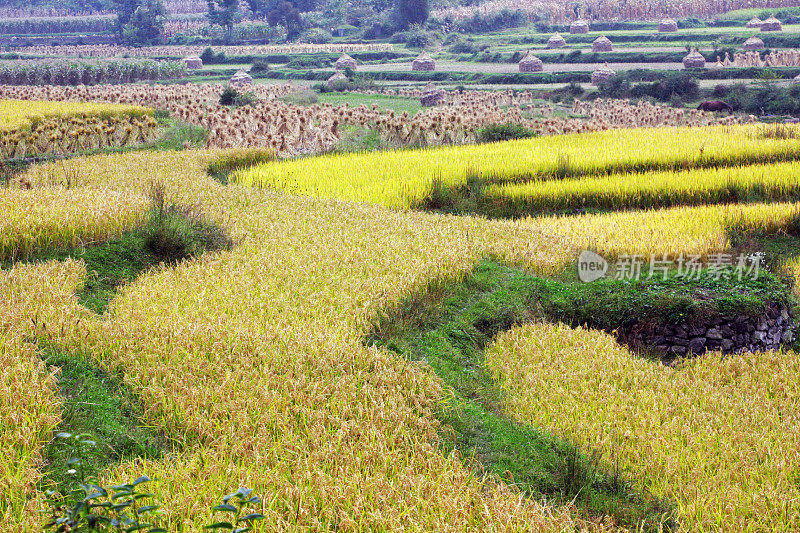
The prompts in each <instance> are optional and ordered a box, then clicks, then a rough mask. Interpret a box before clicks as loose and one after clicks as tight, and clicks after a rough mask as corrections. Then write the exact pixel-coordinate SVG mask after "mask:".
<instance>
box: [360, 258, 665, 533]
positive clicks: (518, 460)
mask: <svg viewBox="0 0 800 533" xmlns="http://www.w3.org/2000/svg"><path fill="white" fill-rule="evenodd" d="M561 285H562V284H560V283H558V282H551V281H545V280H542V279H538V278H535V277H533V276H531V275H529V274H527V273H525V272H523V271H520V270H516V269H513V268H508V267H504V266H501V265H498V264H495V263H492V262H487V263H484V264H482V265H480V266H479V267H478V268H477V269H476V270H475V271H474V272H473V273H472V275H470V276H468V277H467V278H466V279H465V280H463V281H462V282H453V283H443V284H439V285H433V286H431V287H429V288H428V290H426V291H424V292H423V293H422V294H420V295H417V296H415V297H412V298H409V299H408V300H406V301H405V302H403V303H401V304H400V305H399V306H398V307H397V308H396V309H395V310H394V311H393V312H391V313H390V314H389V316H388V317H387V318H385V319H383V320H381V321H380V322H379V323H378V324H377V325H376V326H375V328H374V329H373V331H372V333H371V334H370V336H369V338H368V343H370V344H374V345H378V346H383V347H386V348H388V349H390V350H392V351H395V352H396V353H398V354H401V355H403V356H406V357H408V358H410V359H413V360H417V361H424V362H425V363H426V364H428V365H430V366H431V368H433V370H434V371H435V372H436V373H437V374H438V375H439V376H440V377H441V378H442V380H443V381H444V382H445V384H446V385H447V386H448V387H450V388H451V389H452V394H451V395H449V396H448V398H449V399H448V401H447V403H446V404H445V405H443V406H442V408H441V410H440V412H439V413H438V416H439V419H440V420H441V421H442V423H443V424H444V426H443V430H442V432H441V434H440V438H441V445H442V447H443V448H444V450H445V451H446V452H451V451H453V450H457V451H458V452H460V454H461V455H462V457H465V458H473V459H475V461H477V463H476V464H475V467H476V468H478V469H480V470H481V471H484V472H485V473H490V474H494V475H497V476H500V477H502V478H503V479H504V480H505V481H506V482H508V483H511V484H513V485H515V486H517V487H518V488H519V489H520V490H522V491H523V492H524V493H525V494H528V495H530V496H532V497H535V498H546V499H553V498H555V499H557V500H558V501H560V502H562V503H564V502H569V501H574V502H575V503H576V504H577V505H578V507H579V508H580V509H581V510H582V511H583V512H584V513H586V514H588V515H590V516H605V515H610V516H613V517H614V518H615V520H617V521H618V522H620V523H622V524H626V525H629V526H634V525H641V524H644V525H645V529H653V530H657V529H658V526H659V525H664V526H667V529H670V528H672V527H674V526H675V524H674V523H673V522H672V521H671V520H669V519H666V518H665V517H667V516H669V514H670V506H669V505H668V504H667V503H666V502H662V501H658V500H657V499H655V498H653V497H652V496H651V495H648V494H643V493H639V492H636V491H635V490H633V488H632V484H631V483H629V482H628V481H627V480H625V479H623V478H622V477H621V476H620V475H619V473H618V472H614V471H611V472H609V471H606V470H603V469H602V468H600V467H599V466H598V464H597V462H596V461H595V460H594V458H593V456H592V452H591V451H584V450H580V449H578V448H577V447H575V446H574V445H572V444H570V443H567V442H564V441H562V440H559V439H558V438H556V437H554V436H553V435H552V434H550V433H548V431H547V428H535V427H531V426H527V425H524V424H520V423H518V422H516V421H515V420H513V419H511V418H509V417H508V416H507V414H506V413H504V412H503V410H502V407H501V405H502V401H503V394H502V393H501V391H500V390H499V388H498V387H497V386H496V385H495V383H494V382H493V380H492V378H491V376H490V375H489V373H488V372H487V370H486V369H485V368H484V350H485V349H486V347H487V346H489V344H490V343H491V342H492V340H493V338H494V337H495V336H496V335H498V334H499V333H502V332H503V331H506V330H508V329H510V328H512V327H514V326H515V325H519V324H522V323H524V322H529V321H532V320H536V319H539V318H542V317H543V316H544V315H545V314H546V312H553V311H554V310H557V309H559V308H560V307H559V305H558V301H557V298H558V295H557V294H555V292H556V291H555V290H554V288H555V287H558V286H561ZM579 290H580V288H579V287H577V286H576V287H575V288H574V291H575V292H576V293H577V292H579ZM546 297H549V298H551V300H552V301H551V302H549V303H545V305H542V304H541V303H540V300H541V299H543V298H546Z"/></svg>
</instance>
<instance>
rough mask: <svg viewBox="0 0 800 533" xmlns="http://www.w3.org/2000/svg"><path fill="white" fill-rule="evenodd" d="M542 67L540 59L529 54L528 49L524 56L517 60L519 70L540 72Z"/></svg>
mask: <svg viewBox="0 0 800 533" xmlns="http://www.w3.org/2000/svg"><path fill="white" fill-rule="evenodd" d="M543 69H544V64H543V63H542V60H541V59H539V58H538V57H536V56H534V55H531V53H530V51H528V52H527V53H526V54H525V57H523V58H522V59H520V61H519V71H520V72H541V71H542V70H543Z"/></svg>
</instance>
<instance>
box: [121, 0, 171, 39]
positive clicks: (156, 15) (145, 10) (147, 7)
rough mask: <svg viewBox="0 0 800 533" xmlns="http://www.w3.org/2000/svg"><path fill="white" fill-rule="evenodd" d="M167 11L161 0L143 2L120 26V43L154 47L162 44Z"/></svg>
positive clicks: (145, 0)
mask: <svg viewBox="0 0 800 533" xmlns="http://www.w3.org/2000/svg"><path fill="white" fill-rule="evenodd" d="M166 18H167V10H166V9H165V8H164V4H163V3H162V2H161V0H144V1H143V2H142V4H141V5H139V6H138V7H137V8H136V10H135V11H134V12H133V14H132V15H131V17H130V19H129V20H128V22H127V23H125V24H124V25H123V26H122V41H123V42H124V43H125V44H130V45H154V44H161V43H163V42H164V21H165V20H166Z"/></svg>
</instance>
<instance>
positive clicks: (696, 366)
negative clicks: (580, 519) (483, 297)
mask: <svg viewBox="0 0 800 533" xmlns="http://www.w3.org/2000/svg"><path fill="white" fill-rule="evenodd" d="M487 361H488V363H489V365H490V366H491V367H492V369H493V371H494V373H495V375H496V377H497V379H498V380H499V381H500V383H501V384H502V386H503V388H504V389H505V390H506V391H507V392H508V394H509V396H508V399H507V402H506V408H507V409H508V411H509V412H510V413H511V414H513V415H514V416H515V417H517V418H518V419H519V420H522V421H525V422H527V423H531V424H534V425H536V426H540V427H547V428H551V429H552V430H553V431H554V432H555V433H556V434H557V435H560V436H563V437H565V438H568V439H570V440H572V441H574V442H576V443H578V444H579V445H580V446H585V447H588V448H590V449H596V450H599V451H601V452H602V454H603V458H604V459H605V460H606V461H608V462H612V463H614V464H615V465H617V466H618V467H620V468H621V469H622V471H623V472H624V473H627V474H629V475H631V476H632V477H633V479H637V480H639V483H640V484H641V486H643V487H646V488H647V489H649V490H650V491H652V492H653V493H654V494H656V495H659V496H663V497H666V498H670V499H673V500H675V501H676V502H678V512H679V515H680V519H681V521H682V522H683V527H684V528H685V529H686V530H688V531H796V530H797V529H798V528H800V485H798V483H797V480H798V478H797V476H798V472H800V454H799V453H798V450H800V417H799V416H798V413H800V385H799V384H800V360H799V359H798V357H797V354H795V353H793V352H767V353H759V354H746V355H741V356H727V357H722V356H719V355H713V354H712V355H709V356H707V357H703V358H697V359H694V360H692V361H687V362H684V363H683V364H682V365H681V366H680V367H678V368H675V369H673V368H668V367H664V366H661V365H657V364H654V363H652V362H648V361H645V360H643V359H638V358H635V357H634V356H632V354H631V353H629V352H628V350H627V349H625V348H622V347H620V346H618V345H617V344H616V343H615V341H614V340H613V338H612V337H610V336H609V335H607V334H605V333H601V332H597V331H587V330H582V329H572V328H569V327H567V326H564V325H543V324H540V325H529V326H525V327H521V328H518V329H515V330H512V331H510V332H508V333H506V334H503V335H502V336H501V337H500V338H499V339H498V341H497V342H496V344H495V345H494V346H493V347H492V348H491V349H490V350H489V352H488V355H487Z"/></svg>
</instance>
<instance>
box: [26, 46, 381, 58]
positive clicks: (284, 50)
mask: <svg viewBox="0 0 800 533" xmlns="http://www.w3.org/2000/svg"><path fill="white" fill-rule="evenodd" d="M206 47H207V46H186V45H176V46H142V47H137V48H132V47H127V46H118V45H107V44H101V45H96V44H92V45H88V44H87V45H68V46H58V47H53V46H24V47H19V48H17V49H16V51H17V52H19V53H20V54H32V55H43V56H47V57H59V56H61V57H93V58H112V57H123V56H124V57H175V58H179V57H185V56H187V55H200V54H201V53H203V50H205V49H206ZM213 49H214V52H215V53H220V52H224V53H225V55H226V56H229V57H230V56H243V55H246V56H253V55H267V54H318V53H337V54H338V53H349V52H383V51H391V50H394V45H393V44H388V43H364V44H358V43H354V44H350V43H342V44H338V43H330V44H283V45H242V46H214V48H213Z"/></svg>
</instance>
